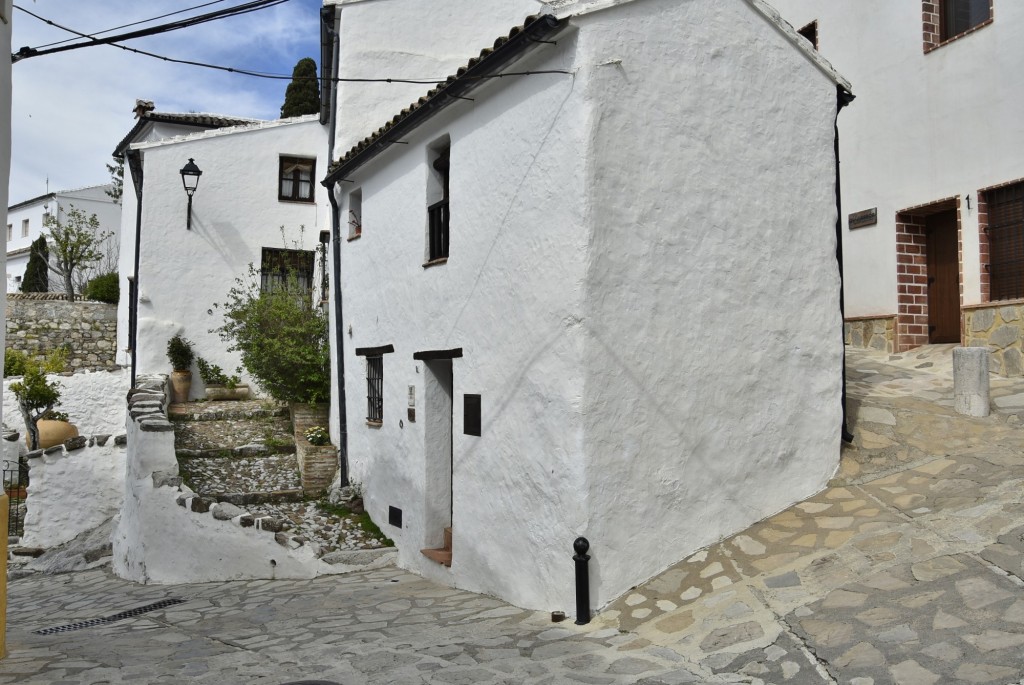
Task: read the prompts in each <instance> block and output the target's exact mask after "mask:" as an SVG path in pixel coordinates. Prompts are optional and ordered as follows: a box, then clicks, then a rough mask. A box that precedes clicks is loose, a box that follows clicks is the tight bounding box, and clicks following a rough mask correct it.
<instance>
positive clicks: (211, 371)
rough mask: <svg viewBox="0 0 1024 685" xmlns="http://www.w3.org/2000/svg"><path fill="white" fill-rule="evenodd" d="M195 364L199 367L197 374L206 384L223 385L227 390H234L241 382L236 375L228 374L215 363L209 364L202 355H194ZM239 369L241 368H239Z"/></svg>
mask: <svg viewBox="0 0 1024 685" xmlns="http://www.w3.org/2000/svg"><path fill="white" fill-rule="evenodd" d="M196 366H198V367H199V376H200V377H201V378H202V379H203V383H206V384H207V385H223V386H224V387H226V388H227V389H228V390H234V389H235V388H237V387H238V385H239V384H240V383H241V382H242V379H241V378H239V377H238V376H229V375H227V374H226V373H224V369H222V368H220V367H219V366H218V365H216V364H211V363H210V362H208V361H206V360H205V359H203V358H202V357H196ZM239 370H241V369H239Z"/></svg>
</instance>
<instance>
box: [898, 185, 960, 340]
mask: <svg viewBox="0 0 1024 685" xmlns="http://www.w3.org/2000/svg"><path fill="white" fill-rule="evenodd" d="M962 231H963V229H962V228H961V223H960V198H959V197H950V198H946V199H943V200H938V201H936V202H931V203H928V204H925V205H919V206H916V207H910V208H908V209H904V210H901V211H899V212H897V213H896V283H897V305H898V309H897V317H896V351H897V352H903V351H906V350H909V349H911V348H914V347H919V346H921V345H927V344H929V343H946V342H960V332H961V330H962V325H961V313H960V305H961V303H962V302H963V280H964V279H963V232H962Z"/></svg>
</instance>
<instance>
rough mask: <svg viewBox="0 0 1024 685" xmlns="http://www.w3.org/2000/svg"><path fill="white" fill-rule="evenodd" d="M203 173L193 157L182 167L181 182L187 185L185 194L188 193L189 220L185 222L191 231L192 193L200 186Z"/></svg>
mask: <svg viewBox="0 0 1024 685" xmlns="http://www.w3.org/2000/svg"><path fill="white" fill-rule="evenodd" d="M202 175H203V172H202V171H200V170H199V167H197V166H196V161H195V160H194V159H192V158H191V157H189V158H188V164H186V165H185V166H183V167H181V184H182V185H183V186H185V194H186V195H188V220H187V222H186V223H185V228H186V229H187V230H189V231H191V230H192V195H193V194H194V193H195V192H196V188H197V187H199V177H200V176H202Z"/></svg>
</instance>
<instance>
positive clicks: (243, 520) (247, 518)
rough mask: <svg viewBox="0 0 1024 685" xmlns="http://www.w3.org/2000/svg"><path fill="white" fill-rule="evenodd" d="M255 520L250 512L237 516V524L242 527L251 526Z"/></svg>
mask: <svg viewBox="0 0 1024 685" xmlns="http://www.w3.org/2000/svg"><path fill="white" fill-rule="evenodd" d="M255 522H256V521H255V519H254V518H253V517H252V514H242V515H241V516H239V517H238V525H240V526H241V527H242V528H252V527H253V525H254V524H255Z"/></svg>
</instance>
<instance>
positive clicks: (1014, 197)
mask: <svg viewBox="0 0 1024 685" xmlns="http://www.w3.org/2000/svg"><path fill="white" fill-rule="evenodd" d="M985 199H986V201H987V203H988V228H987V229H986V230H987V231H988V243H989V283H990V296H989V299H991V300H993V301H994V300H1015V299H1019V298H1024V183H1015V184H1013V185H1009V186H1005V187H1003V188H996V189H995V190H989V191H987V192H986V193H985Z"/></svg>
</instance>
